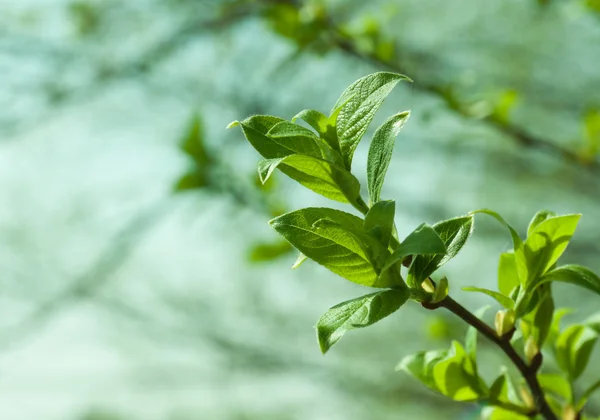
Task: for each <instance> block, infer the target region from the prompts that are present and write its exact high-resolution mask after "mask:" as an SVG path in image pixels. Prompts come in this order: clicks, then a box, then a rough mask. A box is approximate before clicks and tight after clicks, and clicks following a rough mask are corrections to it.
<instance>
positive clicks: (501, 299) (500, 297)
mask: <svg viewBox="0 0 600 420" xmlns="http://www.w3.org/2000/svg"><path fill="white" fill-rule="evenodd" d="M462 289H463V290H464V291H465V292H480V293H484V294H486V295H488V296H490V297H492V298H494V299H495V300H496V301H497V302H498V303H499V304H500V305H502V306H504V307H505V308H507V309H512V308H513V307H514V305H515V303H514V302H513V300H512V299H511V298H509V297H508V296H506V295H504V294H502V293H499V292H496V291H494V290H489V289H483V288H481V287H474V286H467V287H463V288H462Z"/></svg>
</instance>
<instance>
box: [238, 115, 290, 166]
mask: <svg viewBox="0 0 600 420" xmlns="http://www.w3.org/2000/svg"><path fill="white" fill-rule="evenodd" d="M282 121H285V120H284V119H283V118H279V117H273V116H271V115H254V116H252V117H250V118H247V119H245V120H244V121H234V122H232V123H231V124H229V126H228V128H229V127H234V126H235V125H239V126H240V127H241V129H242V132H243V133H244V135H245V136H246V139H247V140H248V141H249V142H250V144H251V145H252V146H253V147H254V148H255V149H256V151H257V152H258V153H260V154H261V155H262V156H263V157H264V158H265V159H275V158H282V157H285V156H289V155H292V154H294V151H293V150H290V149H288V148H287V147H285V146H282V145H281V144H279V143H277V142H276V141H275V140H273V139H272V138H270V137H268V136H267V133H268V132H269V130H270V129H271V128H272V127H273V126H274V125H276V124H278V123H280V122H282Z"/></svg>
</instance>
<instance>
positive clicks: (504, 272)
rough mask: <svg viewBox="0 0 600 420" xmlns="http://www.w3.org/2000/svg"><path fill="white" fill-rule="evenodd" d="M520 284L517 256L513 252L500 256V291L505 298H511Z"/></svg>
mask: <svg viewBox="0 0 600 420" xmlns="http://www.w3.org/2000/svg"><path fill="white" fill-rule="evenodd" d="M519 284H520V282H519V273H518V272H517V264H516V262H515V254H514V253H512V252H504V253H502V254H500V261H499V262H498V290H499V291H500V293H502V294H503V295H505V296H511V294H512V293H513V291H514V290H515V289H516V288H517V287H518V286H519Z"/></svg>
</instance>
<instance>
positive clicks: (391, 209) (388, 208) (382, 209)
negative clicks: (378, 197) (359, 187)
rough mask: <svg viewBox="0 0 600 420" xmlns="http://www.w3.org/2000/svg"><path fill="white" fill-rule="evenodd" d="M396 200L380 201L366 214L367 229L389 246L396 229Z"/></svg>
mask: <svg viewBox="0 0 600 420" xmlns="http://www.w3.org/2000/svg"><path fill="white" fill-rule="evenodd" d="M395 214H396V202H395V201H393V200H390V201H380V202H378V203H376V204H375V205H373V206H372V207H371V208H370V209H369V212H368V213H367V215H366V216H365V230H367V231H368V232H370V233H372V234H373V235H374V236H375V237H376V238H377V239H379V241H380V242H381V243H382V244H383V245H384V246H385V247H387V246H388V244H389V243H390V238H391V237H392V232H393V230H394V216H395Z"/></svg>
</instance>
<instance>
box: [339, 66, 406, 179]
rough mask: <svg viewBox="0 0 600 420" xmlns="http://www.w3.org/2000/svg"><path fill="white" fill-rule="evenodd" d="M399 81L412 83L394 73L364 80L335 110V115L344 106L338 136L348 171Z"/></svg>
mask: <svg viewBox="0 0 600 420" xmlns="http://www.w3.org/2000/svg"><path fill="white" fill-rule="evenodd" d="M400 80H410V79H408V78H407V77H406V76H403V75H401V74H395V73H386V72H379V73H373V74H370V75H368V76H365V77H363V78H361V79H359V80H357V81H356V82H354V83H353V84H352V85H350V86H349V87H348V88H347V89H346V90H345V91H344V92H343V93H342V95H341V96H340V98H339V99H338V100H337V102H336V104H335V105H334V106H333V111H332V113H333V112H335V111H336V110H337V108H339V107H340V106H341V105H342V104H344V103H345V105H344V106H343V107H342V108H341V110H340V111H339V114H338V116H337V120H336V132H337V137H338V139H339V142H340V149H341V151H342V157H343V158H344V162H345V165H346V168H348V169H350V167H351V165H352V156H353V155H354V151H355V150H356V146H358V143H359V142H360V140H361V138H362V136H363V135H364V134H365V131H367V127H368V126H369V124H370V123H371V121H372V120H373V117H374V116H375V113H376V112H377V110H378V109H379V107H380V106H381V104H382V103H383V101H384V100H385V98H386V97H387V96H388V94H389V93H390V92H391V91H392V89H393V88H394V86H396V84H397V83H398V82H399V81H400Z"/></svg>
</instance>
